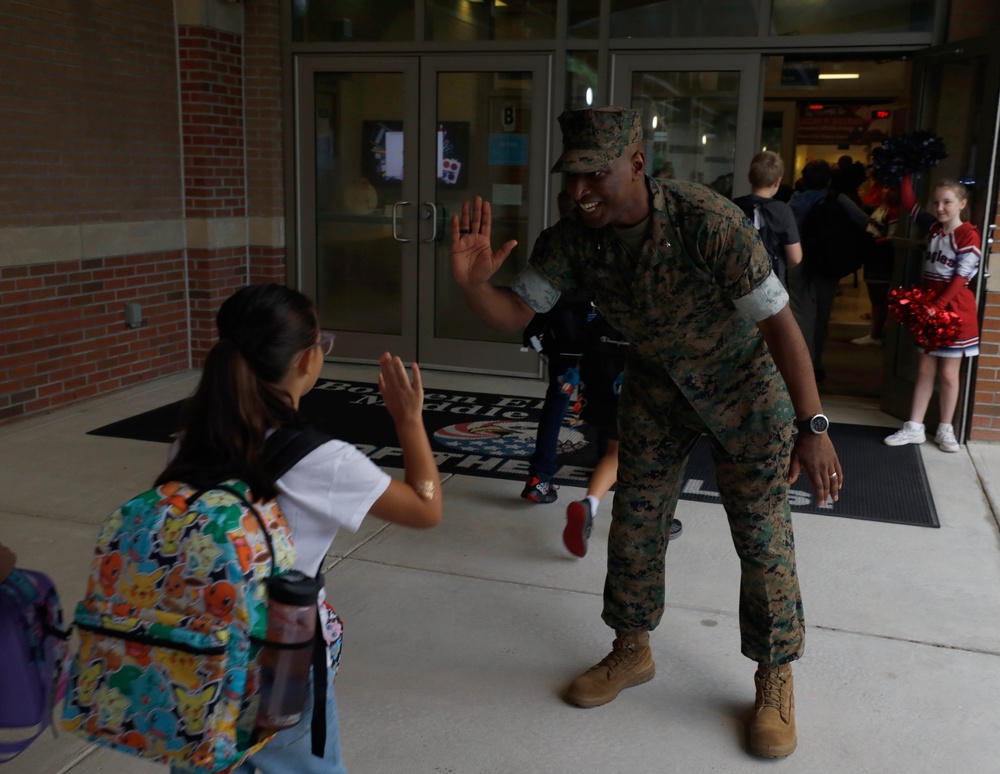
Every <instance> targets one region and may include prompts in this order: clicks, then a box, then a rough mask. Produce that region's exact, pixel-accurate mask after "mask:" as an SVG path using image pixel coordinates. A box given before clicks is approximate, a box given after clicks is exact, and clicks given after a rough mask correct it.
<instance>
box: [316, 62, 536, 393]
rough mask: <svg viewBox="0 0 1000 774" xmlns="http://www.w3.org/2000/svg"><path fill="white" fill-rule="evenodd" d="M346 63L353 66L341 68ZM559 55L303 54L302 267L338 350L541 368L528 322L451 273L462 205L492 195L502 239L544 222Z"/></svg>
mask: <svg viewBox="0 0 1000 774" xmlns="http://www.w3.org/2000/svg"><path fill="white" fill-rule="evenodd" d="M341 63H343V64H344V68H343V69H341V68H340V67H338V65H339V64H341ZM548 68H549V61H548V58H547V57H544V56H534V57H531V56H528V57H523V56H522V57H516V58H514V57H505V56H492V57H483V58H470V57H382V58H378V59H371V60H360V61H359V59H358V58H351V59H350V60H342V59H339V58H335V57H308V58H302V59H301V60H299V62H298V67H297V73H298V92H299V105H300V106H299V111H298V116H299V127H298V138H299V158H300V161H299V172H300V180H299V191H300V202H301V204H300V218H299V224H298V226H299V235H300V239H299V242H298V244H299V255H298V260H299V270H300V277H301V284H302V287H303V289H304V290H305V291H306V292H307V293H308V294H309V295H310V296H312V297H313V298H315V299H316V303H317V307H318V309H319V314H320V319H321V324H322V326H323V328H324V329H325V330H333V331H336V332H337V334H338V335H337V349H336V351H335V352H334V356H335V357H336V358H338V359H348V360H357V361H375V360H376V359H377V358H378V356H379V354H381V353H382V352H383V351H386V350H389V351H391V352H393V353H398V354H399V355H400V356H401V357H403V358H404V359H405V360H418V361H419V362H420V363H421V365H423V366H427V367H438V368H451V369H468V370H477V371H486V372H490V373H508V374H518V375H532V376H534V375H537V374H538V369H539V366H538V359H537V357H535V356H533V355H529V354H526V353H523V352H521V348H520V334H499V333H497V332H496V331H494V330H492V329H491V328H489V327H488V326H486V325H485V324H483V323H481V322H480V321H479V319H478V318H476V317H475V315H473V314H472V312H471V311H470V310H469V309H468V307H467V305H466V304H465V301H464V299H463V298H462V295H461V293H460V292H459V291H458V288H457V286H456V285H455V284H454V281H453V280H452V278H451V269H450V264H449V245H450V241H451V231H450V220H451V216H452V215H453V214H455V213H456V212H460V211H461V206H462V202H463V201H466V200H471V199H472V198H473V197H474V196H476V195H479V196H482V197H483V198H484V199H487V200H489V201H490V202H491V203H492V205H493V213H494V215H493V217H494V221H493V225H494V244H495V245H499V244H502V243H503V242H504V241H506V240H508V239H516V240H517V241H518V244H519V248H518V249H517V250H516V254H515V255H512V256H511V257H510V258H509V259H508V264H509V265H505V266H504V267H503V269H502V270H501V272H500V274H499V275H498V276H497V277H496V280H495V281H496V282H497V283H498V284H506V283H509V282H510V280H511V279H512V278H513V276H514V274H515V273H516V272H517V270H518V269H519V268H520V267H521V266H523V265H524V263H525V262H526V260H527V255H528V250H529V249H530V245H531V242H532V240H533V239H534V237H535V235H537V233H538V232H539V231H540V230H541V229H542V227H543V226H544V223H543V214H544V206H543V204H542V203H543V202H544V201H545V186H546V182H547V175H546V174H545V172H546V169H545V163H544V159H545V139H546V137H547V132H546V121H545V119H546V109H545V106H546V105H547V100H548Z"/></svg>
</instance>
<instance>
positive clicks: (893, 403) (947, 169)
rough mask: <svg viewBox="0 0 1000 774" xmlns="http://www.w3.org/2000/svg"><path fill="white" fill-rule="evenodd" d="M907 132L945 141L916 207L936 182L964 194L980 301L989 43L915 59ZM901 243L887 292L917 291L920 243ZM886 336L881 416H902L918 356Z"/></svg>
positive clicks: (908, 342)
mask: <svg viewBox="0 0 1000 774" xmlns="http://www.w3.org/2000/svg"><path fill="white" fill-rule="evenodd" d="M913 83H914V87H913V88H914V94H913V97H914V104H915V105H916V110H915V111H914V120H915V126H914V128H920V129H927V128H929V129H931V130H932V131H933V132H934V134H936V135H938V136H940V137H941V138H942V139H943V140H944V146H945V148H946V150H947V153H948V156H947V158H945V159H944V160H942V161H941V162H940V163H939V164H938V165H937V166H936V167H934V168H933V169H931V170H930V171H929V172H924V173H921V174H919V175H917V176H916V177H915V188H916V195H917V201H918V202H919V203H921V204H922V205H923V206H924V207H926V206H927V202H928V200H929V198H930V194H931V185H932V183H933V182H934V181H935V180H939V179H942V178H945V177H950V178H954V179H957V180H959V181H961V182H962V183H964V184H965V186H966V187H967V188H968V190H969V210H970V211H969V212H968V213H966V214H965V215H964V217H965V218H966V219H968V220H969V221H971V222H972V223H974V224H975V225H976V228H978V229H979V233H980V234H981V235H982V237H983V244H982V245H980V247H981V248H982V251H983V261H982V263H981V264H980V267H979V275H978V277H977V279H976V280H975V282H974V285H973V287H974V289H975V290H976V292H977V297H978V298H979V299H982V298H983V289H984V287H985V280H984V277H985V276H987V275H988V262H989V249H988V248H989V243H988V242H987V240H988V239H989V238H991V237H992V236H993V219H992V216H991V215H989V214H988V213H993V212H995V211H996V198H995V192H996V190H997V186H996V179H995V177H994V175H995V168H994V164H995V163H996V159H997V135H996V126H997V120H998V116H1000V104H998V101H1000V54H998V53H997V51H996V43H995V41H993V40H987V39H985V38H984V39H979V40H972V41H962V42H961V43H958V44H955V45H952V46H948V47H942V48H940V49H931V50H928V51H925V52H921V53H920V54H919V55H917V57H916V58H915V69H914V78H913ZM909 236H910V237H911V239H908V240H901V247H900V249H898V250H897V253H896V262H895V266H894V270H893V281H892V285H893V287H896V286H900V285H903V286H912V285H918V284H919V283H920V280H921V276H922V272H923V258H924V253H925V248H926V240H925V239H924V238H923V235H922V234H919V233H916V232H915V231H914V233H911V234H910V235H909ZM887 333H888V336H887V345H888V346H887V351H886V378H885V389H884V391H883V393H882V410H883V411H885V412H886V413H889V414H892V415H894V416H897V417H900V418H903V419H906V418H909V411H910V402H911V400H912V396H913V384H914V381H915V378H916V367H917V359H918V355H917V351H916V349H915V348H914V346H913V340H912V339H911V338H910V337H909V336H905V335H900V331H899V328H898V326H893V325H890V326H889V328H888V332H887ZM974 364H975V359H971V358H967V359H965V361H964V362H963V368H962V390H961V393H960V397H959V406H958V411H957V412H956V415H955V423H954V424H955V431H956V434H957V435H958V436H959V438H960V440H961V439H964V438H966V437H967V435H968V428H967V417H968V414H967V409H968V407H969V406H970V405H971V401H970V399H969V397H970V393H971V390H972V385H973V382H974V379H973V367H974ZM937 412H938V401H937V399H936V397H935V398H934V399H933V400H931V402H930V406H929V408H928V415H927V419H926V420H925V423H927V424H928V426H930V427H933V426H934V425H935V424H936V423H937Z"/></svg>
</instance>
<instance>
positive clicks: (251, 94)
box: [244, 0, 292, 217]
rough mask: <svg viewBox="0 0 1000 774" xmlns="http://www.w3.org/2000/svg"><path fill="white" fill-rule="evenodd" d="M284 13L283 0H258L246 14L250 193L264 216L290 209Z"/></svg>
mask: <svg viewBox="0 0 1000 774" xmlns="http://www.w3.org/2000/svg"><path fill="white" fill-rule="evenodd" d="M280 14H281V3H280V1H279V0H256V1H255V2H253V3H249V4H248V5H247V6H246V12H245V15H244V19H245V32H244V38H245V43H246V45H245V51H246V57H245V64H244V83H245V94H246V143H247V196H248V202H249V211H250V214H251V215H253V216H259V217H283V216H284V213H285V191H284V173H285V159H284V156H283V148H282V117H283V115H284V114H283V110H284V105H283V103H282V92H283V84H282V73H281V16H280ZM291 108H292V105H291V103H290V102H289V109H291Z"/></svg>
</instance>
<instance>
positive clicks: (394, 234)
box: [392, 202, 413, 242]
mask: <svg viewBox="0 0 1000 774" xmlns="http://www.w3.org/2000/svg"><path fill="white" fill-rule="evenodd" d="M408 204H409V202H396V203H395V204H394V205H392V238H393V239H395V240H396V241H397V242H412V241H413V240H412V239H407V238H406V237H401V236H400V235H399V234H398V233H397V232H396V210H398V209H399V208H400V207H406V206H407V205H408Z"/></svg>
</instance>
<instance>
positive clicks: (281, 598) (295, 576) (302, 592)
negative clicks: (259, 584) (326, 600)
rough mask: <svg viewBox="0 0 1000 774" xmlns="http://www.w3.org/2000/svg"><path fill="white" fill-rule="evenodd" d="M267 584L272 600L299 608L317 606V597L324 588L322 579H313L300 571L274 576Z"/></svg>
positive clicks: (290, 571)
mask: <svg viewBox="0 0 1000 774" xmlns="http://www.w3.org/2000/svg"><path fill="white" fill-rule="evenodd" d="M266 583H267V593H268V595H269V596H270V598H271V599H272V600H274V601H275V602H280V603H281V604H284V605H296V606H297V607H304V606H306V605H315V604H316V595H317V594H319V590H320V588H322V586H323V580H322V578H311V577H309V576H308V575H306V574H305V573H304V572H299V571H298V570H289V571H288V572H286V573H284V574H282V575H272V576H271V577H270V578H268V579H267V581H266Z"/></svg>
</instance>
